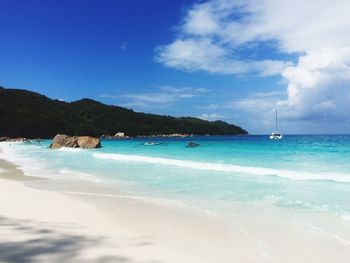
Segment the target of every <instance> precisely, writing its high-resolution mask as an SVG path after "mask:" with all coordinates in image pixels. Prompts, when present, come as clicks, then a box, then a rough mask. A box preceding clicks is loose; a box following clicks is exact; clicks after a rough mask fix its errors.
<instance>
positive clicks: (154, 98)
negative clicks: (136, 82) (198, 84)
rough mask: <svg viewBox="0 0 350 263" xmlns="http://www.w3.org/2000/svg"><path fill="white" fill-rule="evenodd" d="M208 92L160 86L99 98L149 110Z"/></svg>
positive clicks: (204, 89) (202, 89)
mask: <svg viewBox="0 0 350 263" xmlns="http://www.w3.org/2000/svg"><path fill="white" fill-rule="evenodd" d="M208 92H209V90H208V89H206V88H195V87H173V86H161V87H158V88H157V89H156V90H155V91H151V92H147V93H132V94H130V93H129V94H121V95H118V96H114V95H106V94H103V95H101V96H103V97H106V98H118V99H122V100H124V101H125V100H126V102H125V103H123V104H122V105H123V106H125V107H138V108H150V107H165V106H169V105H171V104H173V103H175V102H178V101H180V100H185V99H192V98H195V97H199V96H203V95H205V94H206V93H208Z"/></svg>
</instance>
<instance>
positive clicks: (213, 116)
mask: <svg viewBox="0 0 350 263" xmlns="http://www.w3.org/2000/svg"><path fill="white" fill-rule="evenodd" d="M198 118H200V119H203V120H207V121H217V120H222V119H226V116H224V115H222V114H217V113H202V114H201V115H199V116H198Z"/></svg>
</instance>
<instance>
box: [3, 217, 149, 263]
mask: <svg viewBox="0 0 350 263" xmlns="http://www.w3.org/2000/svg"><path fill="white" fill-rule="evenodd" d="M51 226H52V225H51ZM51 226H50V225H48V224H45V222H34V221H30V220H18V219H11V218H6V217H2V216H0V262H16V263H17V262H21V263H26V262H88V263H90V262H97V263H109V262H116V263H129V262H130V263H131V262H139V261H135V260H131V259H128V258H126V257H123V256H116V255H115V253H113V255H112V256H109V255H102V256H99V257H97V258H94V259H83V258H82V257H81V256H82V255H84V251H88V250H89V249H94V248H96V247H98V246H101V245H103V244H104V243H105V241H106V238H105V237H102V236H96V237H91V236H84V235H70V234H67V233H64V231H62V232H61V231H58V230H52V229H56V228H57V226H56V227H51ZM59 227H60V228H62V227H63V228H67V229H68V228H70V227H72V226H68V225H65V226H59ZM73 227H75V226H73ZM81 232H83V229H82V230H81ZM6 235H7V236H8V237H10V235H11V241H8V240H6ZM113 249H114V251H117V249H118V247H115V246H114V247H113ZM148 262H149V263H150V261H148ZM152 262H153V263H155V261H152Z"/></svg>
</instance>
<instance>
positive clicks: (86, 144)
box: [50, 134, 101, 149]
mask: <svg viewBox="0 0 350 263" xmlns="http://www.w3.org/2000/svg"><path fill="white" fill-rule="evenodd" d="M61 147H70V148H84V149H91V148H100V147H101V142H100V139H99V138H95V137H91V136H68V135H64V134H57V135H56V136H55V137H54V138H53V141H52V144H51V145H50V148H51V149H59V148H61Z"/></svg>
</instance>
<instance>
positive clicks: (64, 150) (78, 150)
mask: <svg viewBox="0 0 350 263" xmlns="http://www.w3.org/2000/svg"><path fill="white" fill-rule="evenodd" d="M82 150H83V149H81V148H69V147H61V148H59V149H57V150H56V151H61V152H72V153H76V152H81V151H82Z"/></svg>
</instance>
